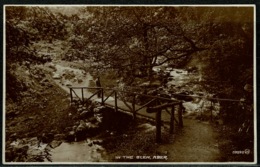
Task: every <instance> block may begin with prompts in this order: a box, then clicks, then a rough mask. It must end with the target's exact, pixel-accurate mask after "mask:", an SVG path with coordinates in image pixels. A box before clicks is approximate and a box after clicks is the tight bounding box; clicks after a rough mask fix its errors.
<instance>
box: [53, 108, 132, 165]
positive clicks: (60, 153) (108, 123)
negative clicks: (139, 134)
mask: <svg viewBox="0 0 260 167" xmlns="http://www.w3.org/2000/svg"><path fill="white" fill-rule="evenodd" d="M133 123H134V121H133V119H132V116H129V115H127V114H124V113H120V112H115V111H114V110H112V109H107V108H106V109H105V111H104V112H103V121H102V124H101V125H100V127H99V128H98V129H97V130H96V132H95V133H93V134H92V136H90V135H87V137H86V138H85V139H83V140H81V141H78V142H71V143H69V142H63V143H62V144H61V145H60V146H58V147H56V148H54V149H51V150H50V152H49V153H50V154H51V160H52V162H108V161H109V156H108V155H107V151H106V149H105V148H106V146H107V145H109V146H110V147H111V146H112V147H116V143H111V141H110V139H111V138H114V137H117V136H120V135H122V134H124V133H126V132H127V130H128V129H129V127H131V125H132V124H133ZM113 145H114V146H113Z"/></svg>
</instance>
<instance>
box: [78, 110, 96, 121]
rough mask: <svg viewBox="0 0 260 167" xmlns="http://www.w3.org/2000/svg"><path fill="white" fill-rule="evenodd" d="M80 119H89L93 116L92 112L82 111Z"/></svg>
mask: <svg viewBox="0 0 260 167" xmlns="http://www.w3.org/2000/svg"><path fill="white" fill-rule="evenodd" d="M79 116H80V118H83V119H84V118H88V117H91V116H93V113H92V112H89V111H88V110H84V111H82V112H81V113H80V115H79Z"/></svg>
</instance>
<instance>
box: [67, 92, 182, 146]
mask: <svg viewBox="0 0 260 167" xmlns="http://www.w3.org/2000/svg"><path fill="white" fill-rule="evenodd" d="M90 92H94V93H90ZM70 98H71V102H73V101H74V100H80V101H81V103H82V104H84V103H86V102H87V101H89V100H91V101H95V102H98V103H101V104H102V105H104V106H106V107H109V108H112V109H114V110H115V111H116V112H124V113H127V114H131V115H132V116H133V118H134V119H135V118H136V117H144V118H147V119H150V120H153V121H155V122H156V141H157V142H160V141H161V126H162V125H169V127H170V128H169V129H170V130H169V131H170V133H171V134H173V133H174V128H175V127H174V124H175V123H174V122H176V123H177V125H178V126H179V127H183V120H182V112H183V106H182V102H181V101H178V100H173V99H169V98H164V97H160V96H151V95H146V94H140V93H137V92H129V91H123V90H118V89H108V88H102V87H70ZM175 111H176V112H175Z"/></svg>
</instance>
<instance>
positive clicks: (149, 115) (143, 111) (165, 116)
mask: <svg viewBox="0 0 260 167" xmlns="http://www.w3.org/2000/svg"><path fill="white" fill-rule="evenodd" d="M126 103H127V105H129V106H132V103H129V102H126ZM127 105H126V104H125V103H124V102H123V101H121V100H117V108H118V110H119V111H123V112H127V113H130V114H133V113H132V111H131V110H130V109H129V108H128V107H127ZM105 106H107V107H110V108H115V100H109V101H105ZM139 108H141V106H140V105H135V109H136V110H138V109H139ZM146 109H147V107H144V108H141V109H140V110H138V111H137V112H136V115H137V116H141V117H147V118H150V119H155V116H156V114H155V113H147V112H146ZM161 118H162V121H163V122H170V114H169V113H167V112H166V111H165V112H162V115H161Z"/></svg>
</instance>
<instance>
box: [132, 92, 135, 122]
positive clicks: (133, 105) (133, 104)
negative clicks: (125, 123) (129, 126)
mask: <svg viewBox="0 0 260 167" xmlns="http://www.w3.org/2000/svg"><path fill="white" fill-rule="evenodd" d="M133 96H134V97H133V103H132V107H133V117H134V119H136V113H135V94H134V95H133Z"/></svg>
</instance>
